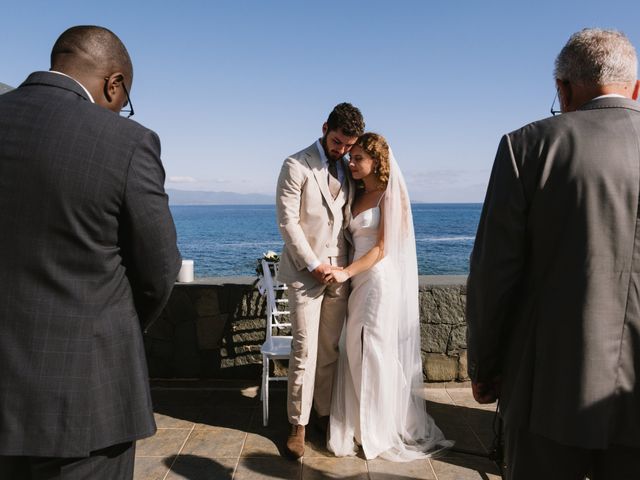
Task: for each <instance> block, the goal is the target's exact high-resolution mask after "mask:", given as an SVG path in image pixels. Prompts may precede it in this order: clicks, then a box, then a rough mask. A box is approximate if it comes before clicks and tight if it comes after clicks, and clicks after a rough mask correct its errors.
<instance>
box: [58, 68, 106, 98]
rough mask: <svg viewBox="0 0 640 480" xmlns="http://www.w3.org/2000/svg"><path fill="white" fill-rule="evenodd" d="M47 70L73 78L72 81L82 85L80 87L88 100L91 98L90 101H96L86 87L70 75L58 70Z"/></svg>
mask: <svg viewBox="0 0 640 480" xmlns="http://www.w3.org/2000/svg"><path fill="white" fill-rule="evenodd" d="M49 71H50V72H51V73H56V74H58V75H63V76H65V77H67V78H70V79H71V80H73V81H74V82H76V83H77V84H78V85H80V86H81V87H82V89H83V90H84V93H86V94H87V96H88V97H89V100H91V103H96V102H95V101H94V100H93V97H92V96H91V94H90V93H89V90H87V89H86V88H85V86H84V85H82V84H81V83H80V82H79V81H78V80H76V79H75V78H73V77H72V76H70V75H67V74H66V73H62V72H58V71H56V70H49Z"/></svg>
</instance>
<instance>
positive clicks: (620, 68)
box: [555, 28, 638, 86]
mask: <svg viewBox="0 0 640 480" xmlns="http://www.w3.org/2000/svg"><path fill="white" fill-rule="evenodd" d="M637 74H638V60H637V57H636V51H635V48H634V47H633V45H632V44H631V42H630V41H629V39H628V38H627V37H626V36H625V35H624V34H623V33H621V32H618V31H615V30H602V29H599V28H585V29H584V30H581V31H579V32H577V33H574V34H573V35H572V36H571V38H569V41H568V42H567V44H566V45H565V46H564V48H563V49H562V51H561V52H560V54H559V55H558V58H556V65H555V78H556V79H557V80H560V81H564V82H571V83H573V84H575V85H584V86H604V85H614V84H626V83H632V82H635V81H636V78H637Z"/></svg>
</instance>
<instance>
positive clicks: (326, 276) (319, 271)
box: [311, 263, 351, 283]
mask: <svg viewBox="0 0 640 480" xmlns="http://www.w3.org/2000/svg"><path fill="white" fill-rule="evenodd" d="M311 275H313V277H314V278H315V279H316V280H318V281H319V282H320V283H343V282H346V281H347V280H348V279H349V278H350V277H351V275H350V274H349V273H348V272H347V271H346V270H344V269H343V267H333V266H331V265H328V264H326V263H322V264H320V265H318V267H317V268H316V269H315V270H314V271H312V272H311Z"/></svg>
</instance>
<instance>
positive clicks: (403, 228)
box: [327, 133, 453, 462]
mask: <svg viewBox="0 0 640 480" xmlns="http://www.w3.org/2000/svg"><path fill="white" fill-rule="evenodd" d="M349 169H350V170H351V173H352V176H353V178H354V180H356V182H357V183H359V184H360V187H361V188H360V193H359V194H358V195H357V196H356V199H355V201H354V204H353V206H352V214H353V215H352V218H351V221H350V223H349V231H350V232H351V235H352V237H353V243H354V246H355V252H354V256H353V263H351V264H350V265H349V266H348V267H345V268H344V269H341V270H340V269H336V270H334V272H333V273H332V277H331V279H330V281H335V282H344V281H346V280H348V279H349V278H351V293H350V295H349V306H348V313H347V322H346V326H345V329H344V331H343V335H342V339H341V352H340V360H339V363H338V371H337V372H336V378H335V385H334V390H333V398H332V402H331V418H330V427H329V437H328V442H327V446H328V448H329V450H331V451H332V452H333V453H335V454H336V455H337V456H347V455H355V454H356V453H357V452H358V445H361V446H362V449H363V452H364V455H365V457H366V458H367V459H372V458H376V457H382V458H385V459H388V460H392V461H397V462H403V461H411V460H415V459H418V458H424V457H427V456H430V455H433V454H434V453H436V452H440V451H442V450H443V449H445V448H448V447H451V446H452V445H453V442H450V441H448V440H445V438H444V435H443V434H442V432H441V431H440V429H439V428H438V427H437V426H436V424H435V422H434V421H433V419H432V418H431V417H430V416H429V415H428V414H427V412H426V409H425V401H424V399H423V398H422V397H421V396H420V393H421V392H420V390H421V389H422V384H423V378H422V360H421V356H420V326H419V307H418V267H417V259H416V249H415V235H414V232H413V219H412V216H411V208H410V203H409V197H408V194H407V189H406V186H405V182H404V179H403V178H402V174H401V173H400V170H399V169H398V165H397V164H396V162H395V159H394V158H393V154H392V153H391V150H390V149H389V146H388V145H387V142H386V140H385V139H384V138H383V137H382V136H381V135H378V134H375V133H365V134H364V135H363V136H361V137H360V138H359V139H358V141H357V142H356V144H355V145H354V146H353V148H352V149H351V160H350V162H349Z"/></svg>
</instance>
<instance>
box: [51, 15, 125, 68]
mask: <svg viewBox="0 0 640 480" xmlns="http://www.w3.org/2000/svg"><path fill="white" fill-rule="evenodd" d="M51 70H56V71H59V72H63V73H66V74H69V75H72V76H83V75H87V74H99V75H109V74H111V73H113V72H116V71H121V72H123V73H124V74H125V75H128V76H129V79H131V77H132V76H133V66H132V64H131V58H130V57H129V53H128V52H127V49H126V47H125V46H124V44H123V43H122V41H121V40H120V39H119V38H118V37H117V35H116V34H114V33H113V32H111V31H110V30H108V29H106V28H104V27H97V26H94V25H79V26H76V27H71V28H69V29H67V30H66V31H64V32H63V33H62V35H60V37H58V40H57V41H56V43H55V44H54V46H53V49H52V50H51Z"/></svg>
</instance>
